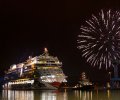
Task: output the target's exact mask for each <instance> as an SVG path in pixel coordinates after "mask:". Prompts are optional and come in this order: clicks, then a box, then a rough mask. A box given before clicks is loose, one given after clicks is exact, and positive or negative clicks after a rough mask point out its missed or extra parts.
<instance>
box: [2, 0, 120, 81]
mask: <svg viewBox="0 0 120 100" xmlns="http://www.w3.org/2000/svg"><path fill="white" fill-rule="evenodd" d="M109 8H110V9H115V10H120V1H116V0H113V1H110V0H107V1H106V0H103V1H101V0H100V1H98V0H95V1H93V0H59V1H58V0H0V34H1V36H0V72H1V75H2V74H3V72H4V71H5V70H7V69H8V68H9V66H10V65H12V64H14V63H19V62H22V61H24V60H25V59H27V57H28V56H29V55H33V56H35V55H39V54H41V53H42V51H43V49H44V47H47V48H48V50H49V52H50V54H51V55H55V56H57V57H58V58H59V59H60V60H61V61H62V62H63V70H64V73H65V74H66V75H67V76H68V80H69V81H70V82H71V81H74V80H78V79H79V75H80V73H81V72H82V71H85V72H86V73H87V74H88V76H89V77H90V79H92V80H97V81H99V80H104V79H107V78H108V73H107V72H108V70H107V71H106V70H105V69H101V70H99V68H98V67H96V68H93V67H91V66H89V64H86V61H85V59H84V58H82V57H81V53H80V51H79V50H78V49H77V45H78V44H77V35H78V34H79V32H80V30H79V28H80V26H81V25H82V24H83V23H84V21H85V20H86V19H88V18H89V17H91V14H92V13H97V12H98V11H100V9H109Z"/></svg>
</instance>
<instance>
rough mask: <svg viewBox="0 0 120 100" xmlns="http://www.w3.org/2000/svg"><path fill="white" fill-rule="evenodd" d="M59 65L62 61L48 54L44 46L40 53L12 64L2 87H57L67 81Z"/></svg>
mask: <svg viewBox="0 0 120 100" xmlns="http://www.w3.org/2000/svg"><path fill="white" fill-rule="evenodd" d="M61 67H62V62H60V61H59V60H58V58H57V57H54V56H50V55H49V53H48V50H47V48H45V50H44V53H43V54H42V55H40V56H36V57H31V56H30V57H29V59H28V60H27V61H25V62H23V63H19V64H17V65H16V64H14V65H12V66H11V67H10V69H9V70H8V72H7V73H6V75H5V77H4V80H5V81H6V83H5V84H4V85H3V88H4V89H5V88H7V89H8V88H10V89H21V88H22V89H24V88H25V89H26V88H28V89H58V88H59V86H60V84H61V83H63V82H67V80H66V76H65V74H64V73H63V70H62V68H61Z"/></svg>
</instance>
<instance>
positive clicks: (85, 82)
mask: <svg viewBox="0 0 120 100" xmlns="http://www.w3.org/2000/svg"><path fill="white" fill-rule="evenodd" d="M93 88H94V85H93V83H92V82H90V81H89V79H88V78H87V77H86V74H85V72H82V74H81V77H80V81H79V83H78V84H77V85H75V86H74V87H73V89H76V90H79V89H80V90H88V89H93Z"/></svg>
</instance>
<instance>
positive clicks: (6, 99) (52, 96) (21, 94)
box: [0, 90, 68, 100]
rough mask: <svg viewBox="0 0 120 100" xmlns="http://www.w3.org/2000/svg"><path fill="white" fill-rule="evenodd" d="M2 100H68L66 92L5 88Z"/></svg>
mask: <svg viewBox="0 0 120 100" xmlns="http://www.w3.org/2000/svg"><path fill="white" fill-rule="evenodd" d="M0 100H68V99H67V94H66V92H58V91H52V90H50V91H49V90H47V91H39V90H36V91H17V90H15V91H14V90H3V91H2V97H0Z"/></svg>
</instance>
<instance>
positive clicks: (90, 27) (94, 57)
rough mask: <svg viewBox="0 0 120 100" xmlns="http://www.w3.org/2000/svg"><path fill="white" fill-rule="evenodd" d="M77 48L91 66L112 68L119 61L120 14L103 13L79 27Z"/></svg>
mask: <svg viewBox="0 0 120 100" xmlns="http://www.w3.org/2000/svg"><path fill="white" fill-rule="evenodd" d="M80 30H81V33H80V35H78V44H79V46H78V48H79V49H80V50H81V51H82V56H84V57H85V58H86V59H87V62H89V63H90V64H91V65H92V66H99V68H101V67H102V66H104V67H106V68H107V67H110V66H113V61H114V60H118V59H120V12H119V11H112V10H108V11H103V10H101V12H100V13H99V14H98V15H97V16H95V15H92V18H91V19H89V20H87V21H86V22H85V25H84V26H83V25H82V26H81V27H80Z"/></svg>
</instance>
